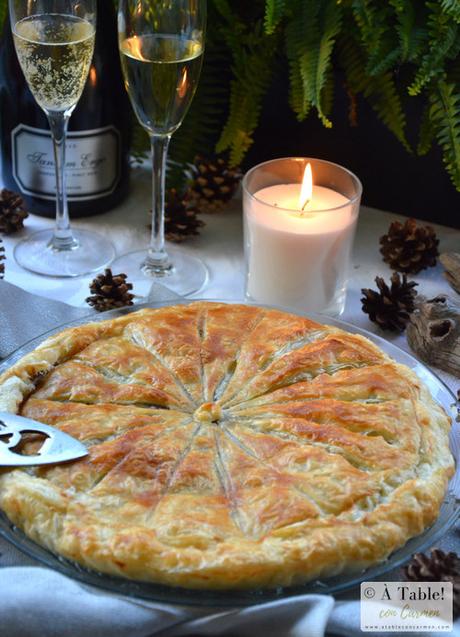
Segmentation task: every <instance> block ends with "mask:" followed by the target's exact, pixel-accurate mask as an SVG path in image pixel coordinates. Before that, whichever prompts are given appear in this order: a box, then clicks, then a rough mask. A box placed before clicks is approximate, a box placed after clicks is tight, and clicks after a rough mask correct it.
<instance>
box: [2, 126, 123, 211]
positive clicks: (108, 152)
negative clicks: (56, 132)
mask: <svg viewBox="0 0 460 637" xmlns="http://www.w3.org/2000/svg"><path fill="white" fill-rule="evenodd" d="M11 137H12V139H11V141H12V144H11V147H12V155H13V157H12V158H13V162H12V163H13V176H14V178H15V180H16V182H17V184H18V186H19V188H20V190H21V192H22V193H23V194H25V195H32V196H33V197H39V198H41V199H50V200H54V199H55V197H56V175H55V166H54V154H53V144H52V141H51V133H50V131H47V130H42V129H41V128H33V127H32V126H27V125H25V124H19V126H17V127H16V128H15V129H14V130H13V131H12V132H11ZM65 170H66V190H67V199H68V200H69V201H86V200H89V199H99V198H100V197H106V196H107V195H110V194H111V193H112V192H113V191H114V190H115V188H116V187H117V184H118V182H119V180H120V174H121V143H120V133H119V131H118V130H117V129H116V128H114V127H113V126H106V127H104V128H95V129H93V130H86V131H78V132H76V131H71V132H69V133H67V140H66V163H65Z"/></svg>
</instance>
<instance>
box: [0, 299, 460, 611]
mask: <svg viewBox="0 0 460 637" xmlns="http://www.w3.org/2000/svg"><path fill="white" fill-rule="evenodd" d="M204 300H206V301H212V300H214V301H218V302H221V303H230V301H225V300H220V299H204ZM196 301H197V299H193V300H188V299H187V300H180V301H175V300H174V301H166V302H162V303H149V304H145V305H135V306H133V307H130V308H125V309H122V310H112V311H110V312H103V313H101V314H99V315H97V316H94V315H90V316H88V317H84V318H81V319H78V320H77V321H72V322H69V323H66V324H65V325H60V326H59V327H56V328H54V329H53V330H50V331H49V332H46V333H45V334H42V335H41V336H39V337H38V338H35V339H33V340H32V341H29V342H28V343H26V344H25V345H23V346H22V347H21V348H19V349H18V350H16V351H15V352H14V353H13V354H11V355H10V356H9V357H8V358H6V359H5V360H4V361H2V363H1V364H0V373H1V372H3V371H5V370H6V369H7V368H9V367H10V366H11V365H12V364H14V363H15V362H16V361H18V360H19V359H20V358H21V357H22V356H24V355H25V354H27V353H28V352H30V351H31V350H33V349H34V348H35V347H37V346H38V345H39V344H40V343H41V342H42V341H43V340H44V339H45V338H47V337H48V336H51V335H52V334H55V333H57V332H60V331H61V330H63V329H65V328H67V327H73V326H77V325H83V324H84V323H88V322H94V321H103V320H106V319H111V318H116V317H118V316H124V315H125V314H128V313H131V312H135V311H137V310H139V309H143V308H147V307H151V308H156V307H164V306H167V305H177V304H184V303H193V302H196ZM276 309H282V310H284V311H287V312H291V313H294V314H299V315H302V312H299V311H298V310H292V309H291V308H276ZM305 316H306V314H305ZM308 317H309V318H311V319H313V320H316V321H318V322H319V323H325V324H329V325H334V326H336V327H339V328H341V329H343V330H345V331H347V332H351V333H354V334H361V335H362V336H365V337H366V338H368V339H369V340H371V341H372V342H374V343H375V344H376V345H378V346H379V347H380V348H381V349H382V350H383V351H384V352H386V353H387V354H388V355H389V356H391V357H392V358H393V359H394V360H395V361H397V362H398V363H402V364H404V365H407V366H408V367H410V368H411V369H412V370H413V371H414V372H415V373H416V374H417V376H418V377H419V378H420V379H421V380H422V381H423V382H424V383H425V384H426V385H427V386H428V388H429V390H430V392H431V394H432V396H433V398H434V399H435V400H436V401H437V402H438V403H439V404H441V405H442V406H443V407H444V409H445V410H446V412H447V413H448V414H449V415H450V416H451V417H452V420H453V426H452V430H451V435H450V444H451V449H452V453H453V455H454V457H455V460H456V466H457V469H456V473H455V475H454V476H453V478H452V479H451V481H450V483H449V486H448V490H447V493H446V496H445V498H444V502H443V504H442V506H441V509H440V513H439V517H438V519H437V520H436V522H435V524H433V526H431V527H430V528H428V529H427V530H426V531H425V532H424V533H422V534H421V535H419V536H417V537H415V538H412V539H411V540H409V541H408V542H407V543H406V544H405V545H404V546H403V547H402V548H400V549H398V550H397V551H395V552H394V553H392V554H391V555H390V556H389V557H388V558H387V559H386V560H385V561H384V562H381V563H379V564H377V565H376V566H373V567H370V568H368V569H366V570H361V571H359V572H354V573H350V572H348V573H345V574H341V575H338V576H335V577H328V578H324V579H321V580H315V581H311V582H307V583H306V584H302V585H299V586H293V587H286V588H277V589H266V590H244V591H209V590H189V589H183V588H173V587H169V586H163V585H158V584H149V583H146V582H140V581H133V580H128V579H124V578H120V577H114V576H111V575H106V574H103V573H99V572H97V571H93V570H90V569H87V568H85V567H83V566H81V565H79V564H76V563H75V562H71V561H70V560H67V559H65V558H63V557H60V556H58V555H55V554H53V553H51V552H50V551H48V550H47V549H45V548H43V547H41V546H40V545H38V544H36V543H35V542H34V541H32V540H31V539H29V538H28V537H27V536H26V535H25V534H24V533H23V532H22V531H21V530H20V529H18V528H17V527H15V526H14V525H13V524H12V523H11V522H10V521H9V520H8V518H7V517H6V516H5V515H4V514H3V513H2V512H0V535H2V536H3V537H4V538H5V539H6V540H8V541H9V542H11V543H12V544H13V545H14V546H15V547H16V548H18V549H19V550H20V551H22V552H23V553H26V554H27V555H29V556H30V557H32V558H34V559H36V560H38V561H40V562H41V563H43V564H44V565H46V566H48V567H50V568H52V569H54V570H56V571H58V572H60V573H62V574H64V575H67V576H68V577H72V578H73V579H76V580H79V581H80V582H82V583H84V584H87V585H91V586H96V587H97V588H101V589H105V590H107V591H110V592H112V593H116V594H119V595H127V596H129V597H137V598H142V599H145V600H149V601H155V602H161V603H172V604H181V605H190V606H200V607H204V608H210V607H213V608H215V607H242V606H251V605H254V604H261V603H263V602H269V601H274V600H277V599H283V598H286V597H291V596H295V595H305V594H311V593H316V594H318V593H320V594H324V595H330V594H333V593H339V592H344V591H345V590H347V589H349V588H352V587H353V586H356V585H358V584H359V583H360V582H362V581H365V580H366V581H373V580H376V579H379V578H382V577H383V576H384V575H385V573H388V572H389V571H391V570H393V569H396V568H398V567H399V566H401V565H402V564H404V563H405V562H407V561H408V560H409V559H410V557H411V555H412V554H413V553H416V552H423V551H426V550H427V549H429V548H430V547H431V546H433V545H434V544H435V543H436V542H438V541H439V540H441V539H442V538H443V536H444V535H445V534H446V533H447V531H448V530H449V529H450V528H451V527H452V526H453V525H454V523H455V522H456V520H457V519H458V517H459V515H460V507H459V506H458V504H459V500H460V497H459V496H460V469H459V467H460V462H459V458H460V432H459V429H460V425H459V424H458V423H456V422H455V413H456V398H455V396H454V395H453V394H452V392H451V391H450V390H449V388H448V387H446V385H444V383H443V382H442V381H441V380H440V379H439V378H438V377H437V376H436V375H435V374H434V373H433V372H431V371H430V370H429V369H428V368H427V367H426V366H425V365H423V364H422V363H420V362H419V361H418V360H417V359H415V358H414V357H413V356H411V355H410V354H407V353H406V352H404V351H403V350H401V349H399V348H398V347H396V346H395V345H392V344H391V343H389V342H388V341H386V340H385V339H383V338H381V337H379V336H377V335H375V334H372V333H370V332H368V331H366V330H364V329H361V328H358V327H355V326H354V325H351V324H349V323H346V322H345V321H341V320H339V319H332V318H329V317H327V316H324V315H323V316H321V315H314V314H312V313H309V314H308Z"/></svg>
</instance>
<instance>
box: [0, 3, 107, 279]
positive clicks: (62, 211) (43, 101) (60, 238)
mask: <svg viewBox="0 0 460 637" xmlns="http://www.w3.org/2000/svg"><path fill="white" fill-rule="evenodd" d="M95 2H96V0H47V1H46V2H43V0H9V9H10V20H11V27H12V31H13V39H14V45H15V48H16V53H17V56H18V59H19V63H20V65H21V69H22V71H23V73H24V77H25V79H26V81H27V84H28V86H29V88H30V90H31V92H32V95H33V96H34V98H35V99H36V101H37V103H38V104H39V106H40V107H41V108H42V109H43V110H44V112H45V113H46V115H47V117H48V121H49V124H50V129H51V136H52V140H53V148H54V169H55V173H56V225H55V228H54V230H44V231H41V232H37V233H34V234H32V235H31V236H30V237H29V238H27V239H25V240H24V241H22V242H21V243H19V244H18V245H17V246H16V249H15V252H14V255H15V258H16V260H17V262H18V263H19V265H21V266H22V267H24V268H26V269H28V270H31V271H32V272H35V273H37V274H42V275H47V276H57V277H73V276H79V275H82V274H87V273H88V272H92V271H94V270H97V269H99V268H101V267H103V266H104V265H107V264H108V263H110V261H111V260H112V259H113V257H114V249H113V246H112V244H111V243H110V241H108V240H107V239H105V238H104V237H102V236H100V235H98V234H94V233H91V232H88V231H84V230H75V231H74V230H72V229H71V227H70V220H69V214H68V209H67V197H66V189H65V143H66V133H67V125H68V122H69V118H70V116H71V114H72V111H73V110H74V108H75V106H76V105H77V102H78V100H79V99H80V96H81V94H82V91H83V88H84V86H85V82H86V78H87V75H88V71H89V67H90V64H91V59H92V57H93V51H94V37H95V20H96V6H95ZM52 168H53V167H52V166H51V168H50V169H52Z"/></svg>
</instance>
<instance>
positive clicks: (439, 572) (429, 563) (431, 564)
mask: <svg viewBox="0 0 460 637" xmlns="http://www.w3.org/2000/svg"><path fill="white" fill-rule="evenodd" d="M404 575H405V577H406V580H409V581H412V582H452V588H453V597H454V600H453V601H454V615H458V614H459V613H460V557H459V556H458V555H457V553H452V552H451V553H444V551H441V550H440V549H434V550H433V551H431V554H430V556H428V555H425V553H415V555H413V556H412V560H411V561H410V562H409V564H407V565H406V566H405V567H404Z"/></svg>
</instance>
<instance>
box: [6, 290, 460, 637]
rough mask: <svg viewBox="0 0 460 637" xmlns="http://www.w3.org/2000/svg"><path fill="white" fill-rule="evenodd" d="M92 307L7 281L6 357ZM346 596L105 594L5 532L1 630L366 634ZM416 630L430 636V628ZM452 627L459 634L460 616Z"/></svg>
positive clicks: (454, 545)
mask: <svg viewBox="0 0 460 637" xmlns="http://www.w3.org/2000/svg"><path fill="white" fill-rule="evenodd" d="M168 298H169V299H172V298H177V295H174V294H173V293H171V292H170V291H169V290H167V289H165V288H164V286H161V285H159V286H158V287H156V288H155V289H153V290H152V291H151V300H158V301H162V300H168ZM90 314H91V312H90V311H89V310H86V309H80V308H74V307H70V306H68V305H66V304H65V303H60V302H58V301H50V300H47V299H43V298H41V297H37V296H35V295H32V294H29V293H27V292H24V291H23V290H20V289H19V288H16V287H15V286H13V285H11V284H9V283H6V282H5V281H0V356H3V357H4V356H6V355H7V354H8V353H9V352H11V351H13V350H14V349H16V348H17V347H19V346H20V345H22V344H24V343H25V342H26V341H28V340H30V339H32V338H34V337H35V336H37V335H39V334H40V333H42V332H45V331H47V330H49V329H52V328H54V327H56V326H57V325H60V324H63V323H66V322H68V321H70V320H74V319H78V318H80V317H82V316H84V315H90ZM93 316H94V314H93ZM457 533H458V532H457V531H455V530H453V531H452V532H451V533H450V534H449V535H448V536H447V537H446V538H445V539H444V540H443V541H442V542H441V543H440V544H439V546H440V547H441V548H443V549H444V550H458V537H457ZM386 579H388V580H389V581H397V580H398V579H400V574H399V572H398V571H393V572H392V573H389V574H388V575H386ZM342 600H344V601H340V598H338V600H337V601H336V600H334V598H333V597H331V596H328V595H303V596H299V597H292V598H289V599H286V600H280V601H276V602H272V603H268V604H262V605H260V606H253V607H251V608H246V609H233V610H228V609H225V610H221V611H219V610H218V609H207V610H206V609H200V610H196V609H195V610H194V609H192V608H190V607H188V608H186V607H181V606H173V605H167V604H160V603H149V602H144V601H142V600H133V599H130V598H126V597H122V596H119V595H114V594H110V593H106V592H104V591H100V590H97V589H94V588H91V587H89V586H86V585H83V584H80V583H79V582H76V581H74V580H72V579H69V578H67V577H65V576H63V575H61V574H59V573H56V572H54V571H52V570H51V569H47V568H43V567H42V566H41V565H40V564H39V563H38V562H36V561H35V560H33V559H31V558H29V557H27V556H25V555H23V554H22V553H21V552H20V551H18V550H17V549H15V548H14V547H13V546H12V545H10V544H9V543H8V542H6V541H5V540H3V539H2V538H0V637H186V636H192V635H193V636H194V637H196V636H198V635H201V636H203V637H204V636H205V635H208V636H212V637H259V636H260V637H333V636H337V637H359V636H360V635H362V634H363V633H362V632H361V630H360V627H359V626H360V603H359V601H356V600H359V590H358V589H354V590H352V591H349V592H348V593H347V595H346V596H343V597H342ZM375 634H377V633H375ZM378 634H379V635H380V636H381V637H386V635H388V637H390V635H391V636H394V635H395V633H378ZM411 634H412V635H413V636H414V637H417V636H418V637H428V633H411ZM450 634H451V635H453V636H454V637H460V622H457V623H456V624H455V627H454V631H453V632H452V633H450ZM432 635H433V636H434V633H432Z"/></svg>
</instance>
